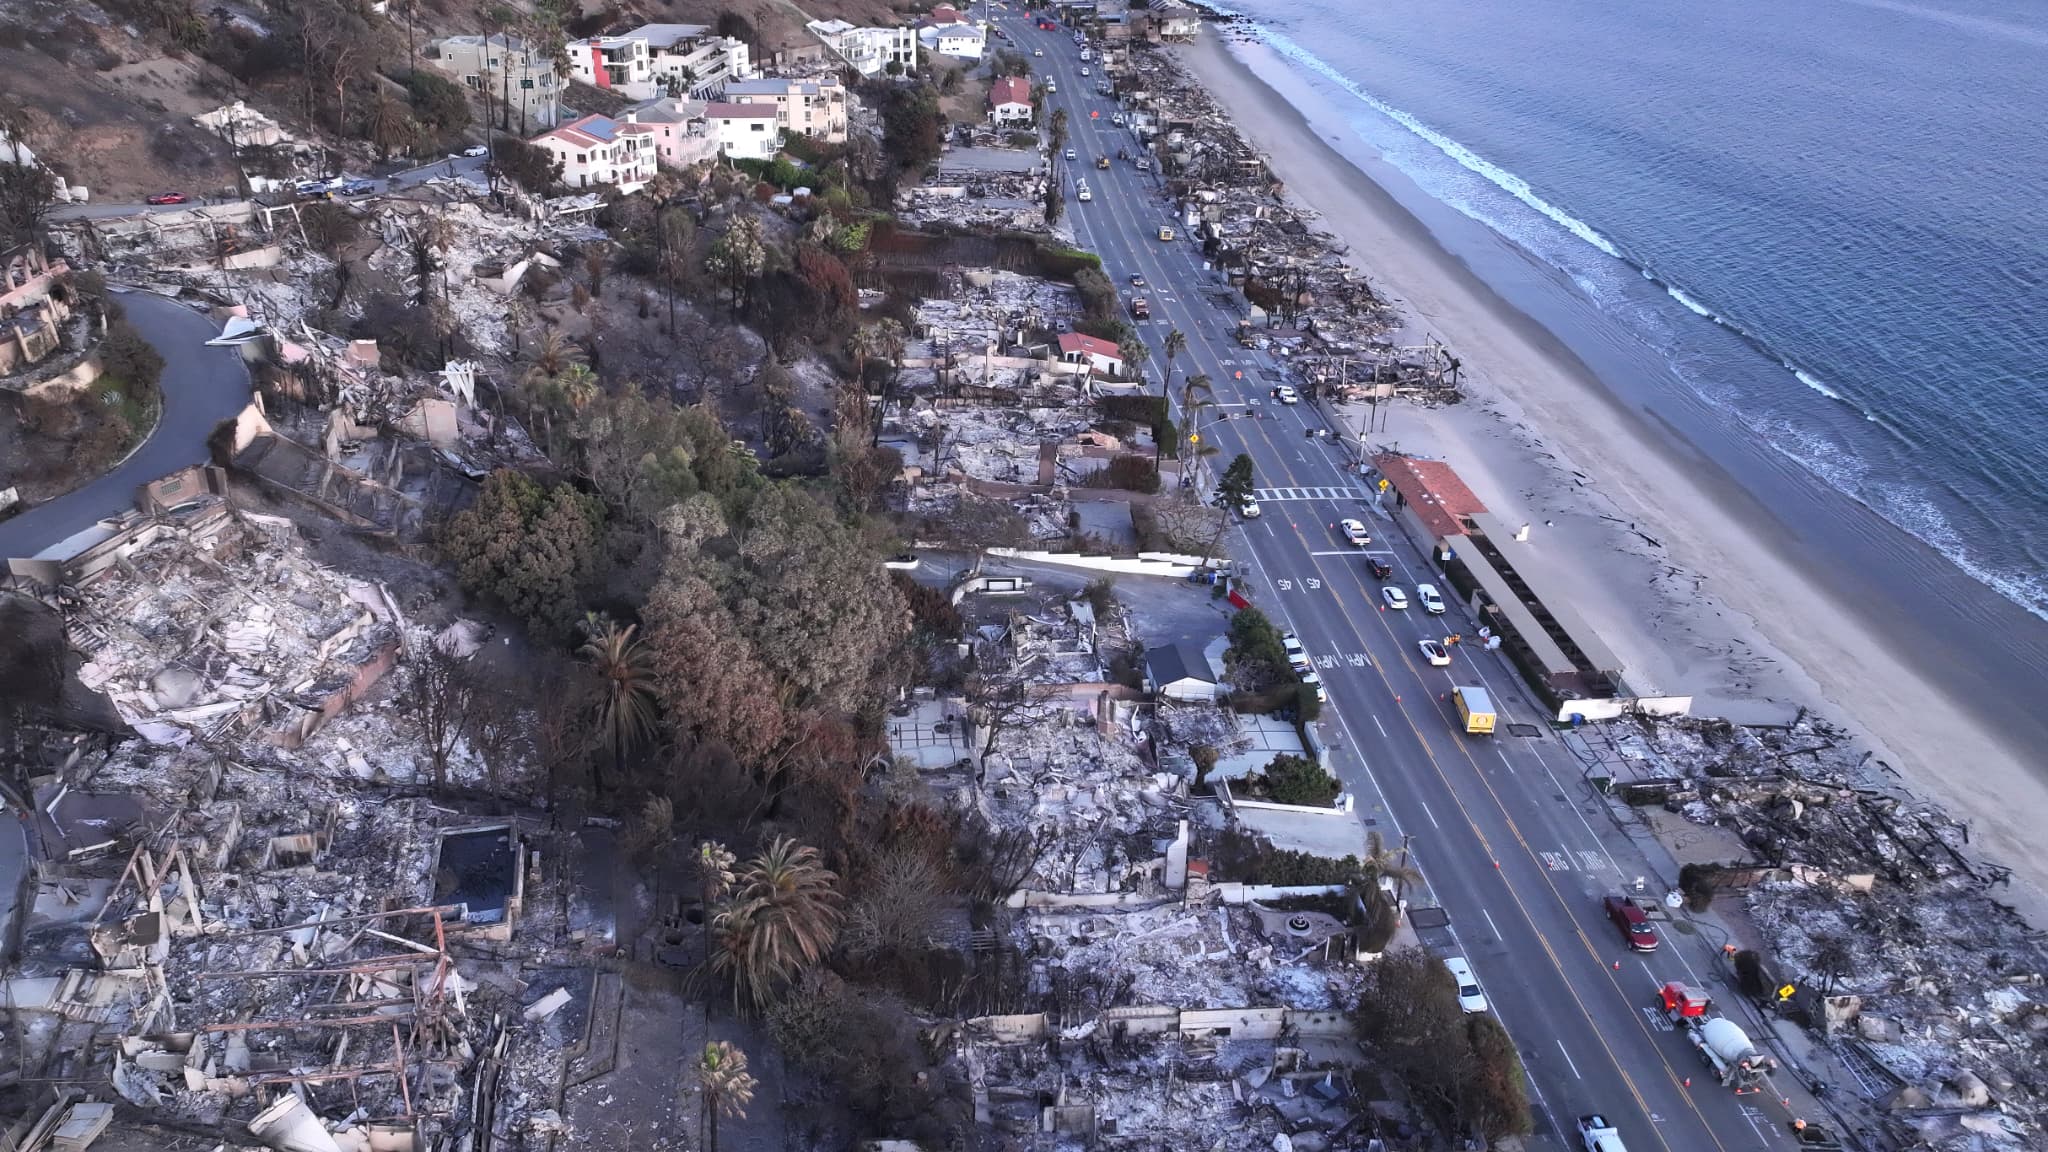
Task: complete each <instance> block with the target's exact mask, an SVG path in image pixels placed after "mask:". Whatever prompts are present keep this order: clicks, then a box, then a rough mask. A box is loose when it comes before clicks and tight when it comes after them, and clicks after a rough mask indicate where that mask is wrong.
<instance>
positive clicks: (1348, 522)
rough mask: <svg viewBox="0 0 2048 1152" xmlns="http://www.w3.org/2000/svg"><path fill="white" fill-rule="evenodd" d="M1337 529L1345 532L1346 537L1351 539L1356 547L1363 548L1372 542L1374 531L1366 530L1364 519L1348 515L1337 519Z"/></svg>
mask: <svg viewBox="0 0 2048 1152" xmlns="http://www.w3.org/2000/svg"><path fill="white" fill-rule="evenodd" d="M1337 530H1338V531H1339V532H1342V533H1344V538H1345V539H1346V540H1349V541H1351V546H1352V547H1354V548H1363V547H1365V546H1366V545H1367V544H1370V543H1372V533H1370V532H1367V531H1366V530H1365V522H1364V521H1363V520H1353V519H1351V518H1350V517H1349V516H1347V517H1345V518H1344V519H1342V520H1339V521H1337Z"/></svg>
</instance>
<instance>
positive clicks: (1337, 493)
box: [1252, 487, 1365, 503]
mask: <svg viewBox="0 0 2048 1152" xmlns="http://www.w3.org/2000/svg"><path fill="white" fill-rule="evenodd" d="M1252 496H1253V498H1254V499H1257V500H1259V501H1260V502H1261V503H1263V502H1265V501H1269V500H1270V501H1274V502H1276V503H1277V502H1280V501H1284V500H1363V499H1365V493H1364V492H1362V491H1360V490H1358V489H1356V488H1330V487H1324V488H1258V489H1254V490H1253V492H1252Z"/></svg>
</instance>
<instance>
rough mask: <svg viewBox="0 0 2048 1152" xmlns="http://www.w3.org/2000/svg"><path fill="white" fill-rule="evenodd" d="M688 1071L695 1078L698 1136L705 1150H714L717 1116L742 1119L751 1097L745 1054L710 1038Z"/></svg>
mask: <svg viewBox="0 0 2048 1152" xmlns="http://www.w3.org/2000/svg"><path fill="white" fill-rule="evenodd" d="M690 1075H691V1078H693V1079H694V1080H696V1081H697V1091H698V1099H699V1102H700V1109H699V1114H698V1125H699V1132H698V1140H699V1141H700V1144H701V1146H702V1147H703V1148H705V1149H707V1150H708V1152H718V1121H719V1119H720V1117H725V1116H731V1117H734V1118H737V1119H741V1120H744V1119H746V1118H747V1105H748V1104H751V1103H753V1100H754V1087H755V1081H754V1077H753V1075H752V1074H751V1073H749V1072H748V1071H747V1054H746V1053H745V1052H742V1051H740V1050H739V1049H738V1048H735V1047H734V1046H733V1045H732V1043H731V1042H730V1041H726V1040H713V1041H712V1042H711V1043H709V1044H706V1045H704V1051H702V1052H700V1053H698V1054H697V1059H696V1060H695V1061H694V1062H692V1063H691V1065H690Z"/></svg>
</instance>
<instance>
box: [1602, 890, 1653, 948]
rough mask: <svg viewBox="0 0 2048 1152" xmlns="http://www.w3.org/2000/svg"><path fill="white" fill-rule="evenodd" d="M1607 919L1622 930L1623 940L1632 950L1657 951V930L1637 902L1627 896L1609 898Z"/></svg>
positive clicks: (1606, 903)
mask: <svg viewBox="0 0 2048 1152" xmlns="http://www.w3.org/2000/svg"><path fill="white" fill-rule="evenodd" d="M1605 906H1606V908H1607V918H1608V919H1609V920H1612V921H1614V926H1615V927H1616V928H1618V929H1620V930H1621V938H1622V939H1623V940H1625V941H1627V942H1628V946H1629V947H1630V948H1633V949H1635V950H1636V951H1638V952H1655V951H1656V950H1657V930H1656V929H1655V928H1653V927H1651V926H1650V918H1649V916H1647V915H1645V914H1644V912H1643V910H1642V909H1641V908H1638V907H1636V902H1635V901H1633V900H1631V899H1629V898H1628V897H1626V896H1609V897H1608V898H1607V900H1606V901H1605Z"/></svg>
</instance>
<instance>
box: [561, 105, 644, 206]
mask: <svg viewBox="0 0 2048 1152" xmlns="http://www.w3.org/2000/svg"><path fill="white" fill-rule="evenodd" d="M532 143H533V145H534V146H535V147H537V148H543V149H545V150H547V152H548V153H549V154H550V155H552V156H554V157H555V158H556V159H557V160H560V161H561V162H562V183H563V184H565V185H567V186H568V187H571V188H595V187H607V186H609V187H615V188H617V189H618V190H619V191H621V192H638V191H639V190H640V188H641V187H642V186H643V185H645V184H646V183H647V182H648V181H649V180H652V179H653V178H654V166H655V157H656V147H655V143H656V133H655V126H654V125H651V124H641V123H637V122H636V120H635V118H634V114H633V113H631V112H628V113H626V118H625V119H623V120H614V119H612V118H611V117H609V116H601V115H597V114H595V113H593V114H591V115H589V116H584V117H581V118H579V119H576V120H571V121H569V122H568V123H567V124H564V125H562V126H561V127H559V128H556V129H554V130H553V131H551V132H543V133H541V134H540V135H538V136H536V137H534V138H533V141H532Z"/></svg>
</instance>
